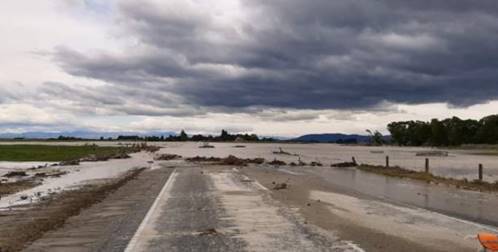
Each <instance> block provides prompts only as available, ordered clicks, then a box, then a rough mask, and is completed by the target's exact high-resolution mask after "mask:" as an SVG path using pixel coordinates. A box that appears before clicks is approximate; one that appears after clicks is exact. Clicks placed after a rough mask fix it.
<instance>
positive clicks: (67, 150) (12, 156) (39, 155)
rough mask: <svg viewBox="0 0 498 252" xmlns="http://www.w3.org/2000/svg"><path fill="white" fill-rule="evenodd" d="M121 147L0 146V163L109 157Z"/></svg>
mask: <svg viewBox="0 0 498 252" xmlns="http://www.w3.org/2000/svg"><path fill="white" fill-rule="evenodd" d="M121 150H123V148H122V147H97V146H91V145H89V146H53V145H0V161H42V162H57V161H65V160H73V159H79V158H82V157H85V156H88V155H91V154H96V155H110V154H114V153H118V152H119V151H121Z"/></svg>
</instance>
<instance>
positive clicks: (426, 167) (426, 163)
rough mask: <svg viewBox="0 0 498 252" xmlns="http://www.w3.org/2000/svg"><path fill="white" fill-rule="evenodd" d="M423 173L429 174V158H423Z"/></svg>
mask: <svg viewBox="0 0 498 252" xmlns="http://www.w3.org/2000/svg"><path fill="white" fill-rule="evenodd" d="M425 173H429V158H425Z"/></svg>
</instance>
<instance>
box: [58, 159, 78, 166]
mask: <svg viewBox="0 0 498 252" xmlns="http://www.w3.org/2000/svg"><path fill="white" fill-rule="evenodd" d="M59 165H60V166H70V165H80V160H79V159H74V160H66V161H62V162H60V163H59Z"/></svg>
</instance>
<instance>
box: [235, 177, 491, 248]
mask: <svg viewBox="0 0 498 252" xmlns="http://www.w3.org/2000/svg"><path fill="white" fill-rule="evenodd" d="M242 171H243V172H244V173H245V174H247V175H248V176H249V177H252V178H255V179H257V180H258V181H259V182H261V184H263V185H264V186H267V187H271V186H272V185H273V182H276V183H280V182H285V181H288V183H289V188H288V189H286V190H278V191H273V193H272V194H271V195H272V197H273V198H274V199H275V200H278V201H280V202H283V203H285V204H288V205H290V206H292V207H295V208H297V209H299V212H300V213H301V214H302V215H303V217H304V218H305V219H306V221H307V222H308V223H309V224H313V225H317V226H319V227H321V228H323V229H325V230H328V231H330V232H337V234H338V236H339V237H340V238H341V239H346V240H352V241H354V242H355V243H357V244H359V246H360V247H361V248H363V249H365V250H366V251H473V250H475V249H476V248H477V247H478V244H477V242H476V241H475V240H472V239H468V238H467V236H468V235H472V234H474V235H475V234H476V233H477V232H479V231H494V232H496V231H497V230H496V229H495V228H493V227H488V226H485V225H481V224H477V223H473V222H468V221H463V220H460V219H457V218H454V217H450V216H446V215H442V214H439V213H435V212H430V211H427V210H424V209H420V208H414V207H410V206H407V205H403V204H401V205H400V204H391V203H387V202H384V201H382V200H379V199H376V198H372V197H371V196H368V195H365V194H361V193H358V192H355V191H350V190H347V189H346V188H344V187H338V186H334V185H333V184H330V183H328V182H327V181H326V180H324V179H322V178H320V177H317V176H313V175H309V174H308V175H302V174H301V175H293V174H289V173H288V172H282V171H279V170H277V169H274V168H243V170H242Z"/></svg>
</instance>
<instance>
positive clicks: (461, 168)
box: [154, 142, 498, 182]
mask: <svg viewBox="0 0 498 252" xmlns="http://www.w3.org/2000/svg"><path fill="white" fill-rule="evenodd" d="M154 144H155V143H154ZM159 145H161V146H163V147H166V148H164V149H162V150H161V152H166V153H172V154H179V155H182V156H185V157H192V156H197V155H198V156H216V157H226V156H228V155H230V154H231V155H235V156H237V157H244V158H255V157H261V158H265V159H267V160H273V159H275V158H276V159H279V160H283V161H286V162H297V160H298V157H297V156H292V155H276V154H273V151H278V150H279V148H282V149H283V150H284V151H286V152H289V153H292V154H297V155H299V157H300V158H301V160H303V161H304V162H311V161H319V162H321V163H322V164H323V165H324V166H330V164H333V163H338V162H351V160H352V157H355V158H356V160H357V162H358V163H364V164H372V165H385V160H386V156H389V164H390V165H392V166H396V165H397V166H400V167H403V168H406V169H412V170H417V171H423V170H424V167H425V158H426V157H423V156H416V154H417V152H420V151H428V150H433V149H430V148H420V147H394V146H385V147H373V146H342V145H337V144H281V143H272V144H243V145H245V146H246V148H235V147H234V146H235V145H236V144H234V143H211V145H214V146H215V148H198V146H200V144H198V143H178V142H174V143H161V144H159ZM446 151H448V152H449V155H448V156H447V157H428V158H429V163H430V172H431V173H433V174H435V175H439V176H444V177H453V178H467V179H469V180H474V179H477V176H478V173H477V172H478V166H479V164H483V166H484V180H486V181H489V182H494V181H498V156H492V155H475V154H472V153H466V152H464V151H461V150H458V151H454V150H446ZM379 152H382V153H379Z"/></svg>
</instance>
